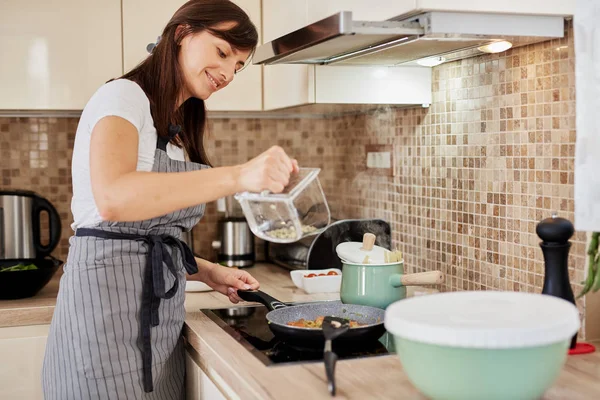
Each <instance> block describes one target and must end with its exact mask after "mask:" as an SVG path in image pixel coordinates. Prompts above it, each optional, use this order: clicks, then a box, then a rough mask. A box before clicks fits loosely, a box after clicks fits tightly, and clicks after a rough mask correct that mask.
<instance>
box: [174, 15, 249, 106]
mask: <svg viewBox="0 0 600 400" xmlns="http://www.w3.org/2000/svg"><path fill="white" fill-rule="evenodd" d="M232 24H234V23H231V22H225V23H222V24H219V25H217V26H215V29H223V30H226V29H230V28H231V27H232ZM249 56H250V51H249V50H247V51H243V50H235V49H234V48H233V47H231V45H230V44H229V43H228V42H227V41H225V40H223V39H221V38H218V37H216V36H214V35H213V34H211V33H210V32H208V31H202V32H199V33H192V34H189V35H187V36H186V37H184V38H183V40H182V41H181V51H180V52H179V65H180V66H181V69H182V72H183V76H184V80H185V88H184V92H183V93H182V100H183V101H185V100H187V99H188V98H189V97H196V98H199V99H202V100H206V99H208V98H209V97H210V95H211V94H213V93H214V92H216V91H217V90H221V89H223V88H224V87H225V86H227V85H228V84H229V83H231V81H232V80H233V78H234V76H235V73H236V72H237V71H239V70H240V69H241V68H242V67H243V66H244V64H245V62H246V61H247V59H248V57H249Z"/></svg>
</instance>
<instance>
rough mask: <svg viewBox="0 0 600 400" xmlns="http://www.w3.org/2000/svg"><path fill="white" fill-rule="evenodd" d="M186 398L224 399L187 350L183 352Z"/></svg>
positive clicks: (198, 399) (203, 399) (202, 399)
mask: <svg viewBox="0 0 600 400" xmlns="http://www.w3.org/2000/svg"><path fill="white" fill-rule="evenodd" d="M185 373H186V399H188V400H226V399H227V398H226V397H225V396H224V395H223V393H222V392H221V391H220V390H219V388H218V387H217V386H216V385H215V384H214V382H213V381H211V380H210V378H209V377H208V375H206V374H205V373H204V371H202V369H200V367H199V366H198V364H196V361H194V359H193V357H192V356H191V355H190V353H189V352H186V353H185ZM236 397H237V396H236Z"/></svg>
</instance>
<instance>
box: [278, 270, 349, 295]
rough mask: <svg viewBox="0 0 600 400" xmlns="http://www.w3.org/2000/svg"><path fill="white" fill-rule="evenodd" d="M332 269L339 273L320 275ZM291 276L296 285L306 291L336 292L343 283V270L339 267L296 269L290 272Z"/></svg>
mask: <svg viewBox="0 0 600 400" xmlns="http://www.w3.org/2000/svg"><path fill="white" fill-rule="evenodd" d="M330 271H335V272H336V273H337V275H325V276H319V274H327V273H329V272H330ZM309 275H316V276H310V277H309ZM290 276H291V278H292V281H293V282H294V284H295V285H296V287H298V288H300V289H303V290H304V291H305V292H306V293H335V292H339V291H340V287H341V285H342V271H341V270H339V269H337V268H329V269H310V270H309V269H303V270H295V271H291V272H290Z"/></svg>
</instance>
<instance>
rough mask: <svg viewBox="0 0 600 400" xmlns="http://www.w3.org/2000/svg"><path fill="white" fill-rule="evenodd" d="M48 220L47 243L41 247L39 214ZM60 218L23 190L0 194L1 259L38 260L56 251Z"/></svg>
mask: <svg viewBox="0 0 600 400" xmlns="http://www.w3.org/2000/svg"><path fill="white" fill-rule="evenodd" d="M43 211H46V212H47V213H48V219H49V231H50V232H49V233H50V237H49V242H48V244H46V245H43V244H42V240H41V239H42V238H41V224H40V214H41V213H42V212H43ZM61 229H62V227H61V222H60V216H59V214H58V211H56V208H54V206H53V205H52V204H51V203H50V202H49V201H48V200H46V199H45V198H43V197H41V196H39V195H38V194H36V193H34V192H31V191H25V190H12V191H0V259H2V260H14V259H36V258H37V259H39V258H44V257H46V256H48V255H50V253H51V252H52V251H53V250H54V249H55V248H56V246H57V245H58V242H59V241H60V234H61Z"/></svg>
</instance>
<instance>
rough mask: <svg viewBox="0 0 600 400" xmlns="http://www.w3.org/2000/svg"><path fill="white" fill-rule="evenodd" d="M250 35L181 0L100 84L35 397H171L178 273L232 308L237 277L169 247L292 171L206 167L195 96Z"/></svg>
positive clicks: (208, 87) (237, 56) (240, 283)
mask: <svg viewBox="0 0 600 400" xmlns="http://www.w3.org/2000/svg"><path fill="white" fill-rule="evenodd" d="M257 38H258V35H257V32H256V28H255V27H254V25H253V24H252V22H251V21H250V19H249V18H248V16H247V15H246V14H245V13H244V12H243V11H242V10H241V9H240V8H238V7H237V6H236V5H235V4H233V3H231V2H230V1H228V0H192V1H189V2H188V3H186V4H185V5H183V6H182V7H181V8H180V9H179V10H178V11H177V12H176V13H175V15H174V16H173V18H172V19H171V20H170V21H169V23H168V24H167V26H166V27H165V29H164V31H163V33H162V36H161V39H160V41H159V42H158V44H157V45H156V46H155V47H154V49H153V50H152V54H151V55H150V56H149V57H148V58H147V59H146V60H145V61H143V62H142V63H141V64H140V65H139V66H137V67H136V68H135V69H134V70H132V71H131V72H129V73H127V74H125V75H124V76H123V77H121V78H119V79H117V80H113V81H111V82H109V83H107V84H105V85H103V86H102V87H101V88H100V89H99V90H98V91H97V92H96V93H95V94H94V95H93V96H92V98H91V99H90V101H89V102H88V104H87V105H86V107H85V109H84V110H83V113H82V116H81V119H80V121H79V125H78V128H77V134H76V138H75V146H74V152H73V167H72V173H73V200H72V212H73V217H74V223H73V225H72V227H73V229H74V230H75V235H74V236H73V237H72V238H71V239H70V249H69V255H68V258H67V262H66V264H65V267H64V275H63V277H62V279H61V284H60V292H59V295H58V300H57V305H56V310H55V312H54V317H53V320H52V324H51V329H50V335H49V337H48V343H47V349H46V357H45V360H44V367H43V389H44V393H45V397H46V398H47V399H60V400H66V399H141V398H143V399H179V398H183V396H184V387H183V382H184V366H185V364H184V349H183V347H182V338H181V331H182V326H183V321H184V317H185V310H184V307H183V302H184V287H185V273H186V272H187V273H188V274H194V273H196V272H197V276H198V278H199V279H200V280H202V281H204V282H206V283H207V284H208V285H209V286H211V287H212V288H214V289H215V290H217V291H219V292H221V293H223V294H224V295H227V296H228V297H229V299H230V300H231V301H232V302H233V303H236V302H238V301H239V300H240V299H239V297H238V296H237V294H236V290H237V289H257V288H258V287H259V284H258V282H257V281H256V280H255V279H254V278H252V277H251V276H250V275H249V274H248V273H247V272H244V271H239V270H234V269H229V268H226V267H222V266H218V265H216V264H212V263H209V262H207V261H205V260H201V259H198V258H196V259H194V257H193V255H192V254H191V251H190V250H189V248H188V247H187V246H185V244H184V243H183V242H181V240H180V238H181V233H182V231H188V230H190V229H191V228H192V227H193V226H194V225H196V223H197V222H198V221H199V220H200V218H201V217H202V214H203V212H204V204H205V203H207V202H209V201H214V200H216V199H218V198H220V197H224V196H227V195H231V194H233V193H235V192H238V191H244V190H248V191H262V190H271V191H273V192H281V191H282V190H283V187H284V186H285V185H286V184H287V182H288V180H289V176H290V174H291V173H293V172H294V171H297V168H298V167H297V163H296V161H295V160H292V159H290V158H289V157H288V156H287V155H286V154H285V152H284V151H283V150H281V149H280V148H277V147H273V148H271V149H269V150H268V151H266V152H265V153H263V154H261V155H260V156H258V157H256V158H254V159H252V160H250V161H249V162H247V163H245V164H242V165H237V166H233V167H222V168H212V169H209V167H208V166H207V164H208V160H207V157H206V153H205V150H204V146H203V134H204V131H205V108H204V100H206V99H207V98H208V97H209V96H210V95H211V94H212V93H214V92H215V91H217V90H221V89H223V88H224V87H226V86H227V85H228V84H229V83H230V82H231V80H232V79H233V77H234V75H235V74H236V73H237V72H238V71H239V70H241V69H242V68H243V66H244V65H245V64H247V63H248V59H249V57H250V55H251V53H252V52H253V51H254V49H255V47H256V44H257Z"/></svg>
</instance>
